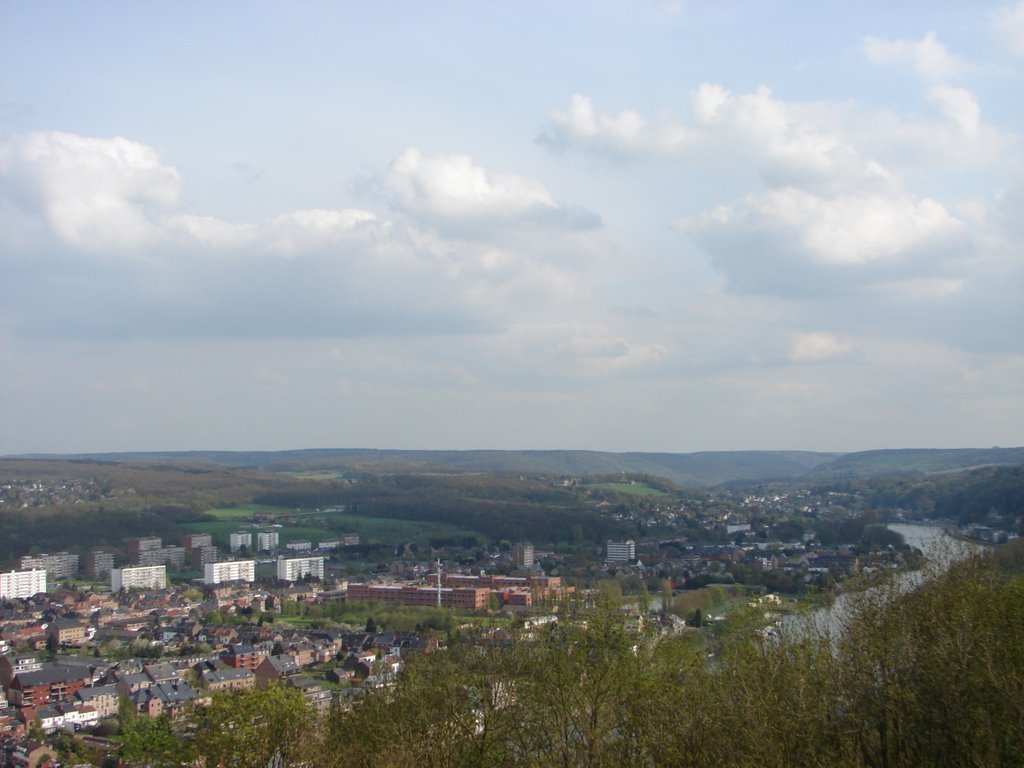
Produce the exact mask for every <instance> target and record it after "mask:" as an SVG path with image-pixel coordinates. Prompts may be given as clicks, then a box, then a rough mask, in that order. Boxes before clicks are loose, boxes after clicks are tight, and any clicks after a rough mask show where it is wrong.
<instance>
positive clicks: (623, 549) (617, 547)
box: [605, 539, 636, 563]
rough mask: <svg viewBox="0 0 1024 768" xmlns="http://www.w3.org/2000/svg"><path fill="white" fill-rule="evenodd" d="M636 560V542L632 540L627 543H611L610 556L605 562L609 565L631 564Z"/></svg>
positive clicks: (609, 545) (609, 543)
mask: <svg viewBox="0 0 1024 768" xmlns="http://www.w3.org/2000/svg"><path fill="white" fill-rule="evenodd" d="M634 560H636V542H635V541H633V540H632V539H627V540H626V541H609V542H608V554H607V556H606V557H605V561H606V562H609V563H631V562H633V561H634Z"/></svg>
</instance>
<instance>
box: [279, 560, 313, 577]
mask: <svg viewBox="0 0 1024 768" xmlns="http://www.w3.org/2000/svg"><path fill="white" fill-rule="evenodd" d="M304 576H313V577H314V578H317V579H323V577H324V559H323V558H322V557H279V558H277V578H279V579H280V580H281V581H298V580H299V579H301V578H303V577H304Z"/></svg>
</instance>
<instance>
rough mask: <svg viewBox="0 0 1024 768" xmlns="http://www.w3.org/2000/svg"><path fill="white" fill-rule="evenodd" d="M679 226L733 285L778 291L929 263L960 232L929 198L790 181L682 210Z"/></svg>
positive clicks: (859, 279)
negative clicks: (807, 187) (835, 192)
mask: <svg viewBox="0 0 1024 768" xmlns="http://www.w3.org/2000/svg"><path fill="white" fill-rule="evenodd" d="M678 227H679V229H680V230H681V231H682V232H684V233H686V234H688V235H690V236H691V237H692V238H694V240H696V241H697V242H698V243H699V244H700V245H701V246H702V247H703V248H704V249H705V250H707V251H708V252H709V254H710V255H711V258H712V260H713V262H714V263H715V264H716V266H717V267H718V268H719V269H720V270H722V271H723V272H724V273H725V274H726V275H727V276H728V278H729V279H730V281H731V282H732V284H733V285H734V286H735V287H737V288H739V289H740V290H742V291H745V292H755V293H756V292H768V293H781V295H790V294H795V295H803V294H808V293H810V294H813V293H815V292H818V291H825V292H835V291H844V290H851V289H855V288H856V287H857V286H858V285H861V284H864V283H865V282H869V281H873V280H877V279H879V277H880V276H881V275H886V274H890V273H891V272H893V271H902V270H906V269H924V270H930V269H934V268H935V266H934V264H935V259H934V256H935V255H936V254H938V253H945V252H948V251H949V249H950V248H951V247H955V246H962V245H963V244H964V242H965V239H966V237H967V231H966V227H965V226H964V225H963V224H962V222H960V221H959V220H958V219H956V218H955V217H953V216H952V215H951V214H950V213H949V212H948V211H947V210H946V209H945V207H943V206H942V205H941V204H939V203H937V202H935V201H934V200H931V199H928V198H924V199H921V200H915V199H913V198H911V197H909V196H906V195H842V196H836V197H822V196H818V195H814V194H811V193H808V192H804V191H802V190H799V189H795V188H792V187H784V188H781V189H774V190H771V191H769V192H766V193H765V194H763V195H754V196H748V197H746V198H744V199H743V200H741V201H739V202H738V203H735V204H733V205H728V206H720V207H718V208H715V209H713V210H711V211H708V212H706V213H702V214H699V215H697V216H692V217H688V218H684V219H682V220H680V221H679V222H678ZM922 257H924V258H922Z"/></svg>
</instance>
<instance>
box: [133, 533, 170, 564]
mask: <svg viewBox="0 0 1024 768" xmlns="http://www.w3.org/2000/svg"><path fill="white" fill-rule="evenodd" d="M163 545H164V540H163V539H161V538H160V537H159V536H143V537H142V538H138V539H129V540H128V556H129V559H130V560H131V561H132V562H133V563H135V564H138V562H139V554H140V553H142V552H148V551H149V550H151V549H160V547H162V546H163Z"/></svg>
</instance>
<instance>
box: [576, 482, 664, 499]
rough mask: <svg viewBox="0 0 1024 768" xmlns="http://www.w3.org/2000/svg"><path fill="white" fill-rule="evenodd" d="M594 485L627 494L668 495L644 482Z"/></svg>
mask: <svg viewBox="0 0 1024 768" xmlns="http://www.w3.org/2000/svg"><path fill="white" fill-rule="evenodd" d="M593 487H594V488H604V489H605V490H609V491H615V492H616V493H623V494H626V495H627V496H668V494H667V493H665V492H664V491H660V490H658V489H657V488H652V487H651V486H649V485H645V484H644V483H601V484H599V485H595V486H593Z"/></svg>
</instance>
